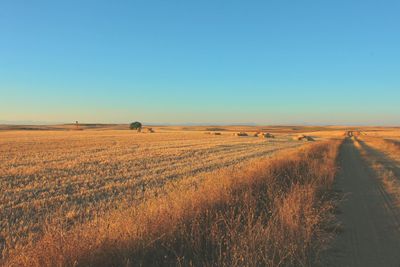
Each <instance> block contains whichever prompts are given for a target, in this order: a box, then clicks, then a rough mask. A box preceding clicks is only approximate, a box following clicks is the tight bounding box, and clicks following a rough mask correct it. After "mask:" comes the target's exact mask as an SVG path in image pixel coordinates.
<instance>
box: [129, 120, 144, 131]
mask: <svg viewBox="0 0 400 267" xmlns="http://www.w3.org/2000/svg"><path fill="white" fill-rule="evenodd" d="M129 128H130V129H131V130H137V131H138V132H140V131H141V130H142V124H141V123H140V122H138V121H135V122H132V123H131V124H130V125H129Z"/></svg>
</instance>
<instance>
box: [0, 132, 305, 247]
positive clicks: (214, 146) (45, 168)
mask: <svg viewBox="0 0 400 267" xmlns="http://www.w3.org/2000/svg"><path fill="white" fill-rule="evenodd" d="M299 145H301V143H299V142H293V141H292V140H291V138H290V136H288V135H285V134H281V135H279V136H277V137H276V138H274V139H269V140H266V139H260V138H253V137H242V138H239V137H235V136H232V135H231V133H224V134H223V135H221V136H214V135H206V134H204V133H203V132H189V131H188V132H183V131H178V132H177V131H175V132H160V133H153V134H138V133H134V132H132V131H123V130H107V131H4V132H0V157H1V158H0V161H1V165H0V183H1V184H0V186H1V190H2V191H1V195H0V218H1V220H0V226H1V227H0V229H1V231H2V232H1V233H0V235H1V236H2V238H3V239H5V243H6V245H7V247H13V246H16V245H18V244H20V243H21V244H22V243H24V242H25V241H27V240H28V239H32V238H35V237H37V235H40V232H41V230H42V228H43V226H44V222H45V221H48V220H52V219H54V218H57V219H60V218H62V219H64V218H65V220H68V221H69V222H70V224H75V223H78V222H82V221H86V220H89V219H91V218H93V217H94V216H99V215H101V214H103V213H104V212H106V211H108V210H110V209H115V208H121V206H123V205H124V203H131V202H132V201H138V200H140V199H142V198H143V196H146V195H148V196H150V197H151V196H152V195H154V194H155V195H157V194H162V193H163V190H166V189H165V188H167V185H169V186H173V183H174V182H176V181H178V180H179V181H181V180H186V181H187V184H188V186H191V185H193V184H195V183H198V182H199V181H201V179H202V177H203V176H204V174H205V173H209V172H212V171H215V170H217V169H221V168H227V167H230V166H235V165H238V164H245V162H246V161H249V160H252V159H257V158H262V157H265V156H269V155H272V154H273V153H274V152H276V151H278V150H282V149H286V148H290V147H295V146H299Z"/></svg>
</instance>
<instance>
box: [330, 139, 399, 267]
mask: <svg viewBox="0 0 400 267" xmlns="http://www.w3.org/2000/svg"><path fill="white" fill-rule="evenodd" d="M339 164H340V168H341V169H340V172H339V175H338V177H337V180H336V185H335V186H336V188H337V189H338V190H340V191H341V192H342V193H343V196H344V199H343V201H342V202H341V203H340V204H339V212H340V213H339V214H338V219H339V221H340V223H341V230H342V231H341V232H340V233H339V234H338V235H337V238H336V239H335V240H334V241H333V243H332V246H331V248H329V249H328V250H327V252H326V257H324V260H323V265H324V266H400V212H399V208H398V207H396V206H395V205H394V202H393V200H392V199H391V197H390V195H389V194H388V193H387V192H386V191H385V189H384V188H383V186H382V184H381V182H380V181H379V179H378V178H377V177H376V176H375V174H374V173H373V172H372V170H371V169H370V168H369V167H368V166H367V164H366V163H365V161H363V159H362V158H361V155H360V152H359V151H358V150H357V148H356V147H355V145H354V141H353V140H351V139H350V138H348V139H347V140H346V141H345V143H344V144H343V146H342V148H341V152H340V156H339Z"/></svg>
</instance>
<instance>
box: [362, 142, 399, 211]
mask: <svg viewBox="0 0 400 267" xmlns="http://www.w3.org/2000/svg"><path fill="white" fill-rule="evenodd" d="M355 143H356V146H357V148H358V149H359V150H360V151H361V154H362V155H363V156H364V158H365V159H366V160H367V161H368V162H369V164H370V165H371V166H372V168H373V169H374V171H375V172H376V174H377V175H378V176H379V177H380V178H381V181H382V184H383V185H384V187H385V189H386V191H387V192H388V193H390V195H391V196H392V197H393V199H394V200H395V201H396V202H397V204H398V205H400V143H399V142H398V141H397V140H392V139H383V138H379V137H362V138H361V137H357V138H355Z"/></svg>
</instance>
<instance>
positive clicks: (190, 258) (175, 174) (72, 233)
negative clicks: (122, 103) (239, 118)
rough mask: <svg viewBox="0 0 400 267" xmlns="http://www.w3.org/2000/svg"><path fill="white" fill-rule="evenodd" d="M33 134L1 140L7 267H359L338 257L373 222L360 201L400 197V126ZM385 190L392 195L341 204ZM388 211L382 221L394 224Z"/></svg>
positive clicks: (9, 131) (0, 224)
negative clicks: (337, 266) (350, 225)
mask: <svg viewBox="0 0 400 267" xmlns="http://www.w3.org/2000/svg"><path fill="white" fill-rule="evenodd" d="M28 128H29V129H28ZM28 128H26V129H15V128H5V129H2V131H0V155H1V158H0V160H1V165H0V183H1V184H0V186H1V195H0V229H1V232H0V242H1V244H0V245H1V246H0V248H1V250H2V253H1V254H2V259H1V260H0V265H4V266H243V265H246V266H314V265H321V264H322V265H324V264H325V263H327V262H328V263H329V262H330V261H331V260H333V261H334V262H340V261H342V260H343V261H344V262H347V260H348V259H349V258H351V257H352V256H349V257H347V256H344V257H343V259H338V258H336V256H335V255H336V254H335V253H331V252H330V251H329V248H330V247H331V246H333V248H335V244H337V243H334V242H333V240H336V239H337V240H339V241H335V242H338V243H339V244H341V243H340V242H341V241H340V240H341V238H343V236H344V237H346V235H351V232H349V231H348V229H347V228H345V229H347V231H344V234H342V235H340V234H338V230H337V229H339V228H340V227H341V226H339V225H340V224H341V220H343V221H344V225H346V220H348V218H349V217H351V216H352V214H357V217H356V218H354V220H356V221H357V224H360V223H361V220H362V221H364V220H365V218H366V217H368V216H370V215H371V214H370V213H367V214H364V213H363V210H362V209H360V208H359V207H360V205H364V204H365V205H370V204H371V203H372V202H373V203H375V202H376V203H378V204H380V205H381V204H382V205H383V199H389V201H391V200H390V199H393V205H397V204H396V203H398V200H400V198H399V195H398V194H399V192H400V191H399V188H400V184H399V183H398V177H399V172H398V170H399V168H398V166H399V165H400V159H399V156H400V152H399V140H400V138H399V136H400V135H399V131H398V130H397V129H390V128H389V129H381V128H373V127H370V128H363V129H358V128H349V129H345V128H342V127H335V128H333V127H325V128H321V127H270V128H263V129H260V128H256V127H247V126H246V127H244V126H243V127H154V129H155V132H154V133H151V132H149V131H146V132H143V133H139V132H136V131H130V130H123V127H122V126H118V125H117V126H107V127H97V126H95V127H92V126H89V127H83V126H82V127H81V128H80V129H76V128H75V129H74V126H67V127H62V126H54V127H53V126H51V127H50V126H48V127H46V128H40V127H39V128H30V127H28ZM263 130H264V131H265V130H268V132H269V133H270V134H259V133H260V132H263ZM237 133H240V134H239V135H238V134H237ZM257 133H258V134H257ZM264 133H265V132H264ZM304 137H309V138H304ZM307 140H308V141H307ZM310 140H311V141H313V142H309V141H310ZM366 169H369V172H368V173H362V171H365V170H366ZM354 170H356V171H355V172H354ZM372 173H373V174H372ZM369 175H371V180H360V181H359V182H357V185H356V186H355V187H354V188H352V185H353V184H354V183H353V182H352V181H353V180H357V179H365V178H363V177H365V176H369ZM346 177H347V178H346ZM343 179H344V180H343ZM343 181H344V182H343ZM376 181H379V182H378V183H379V184H382V186H380V185H377V184H376V183H377V182H376ZM341 183H344V184H341ZM335 188H336V189H335ZM376 188H383V189H382V192H384V193H382V196H383V197H382V198H380V197H379V196H377V197H376V198H375V199H373V200H371V199H369V198H368V200H369V201H367V203H364V204H363V202H362V201H364V200H365V199H364V198H362V201H361V202H360V200H357V199H355V200H351V201H348V202H346V201H344V202H343V200H340V199H341V198H343V199H344V195H345V194H346V195H347V194H351V192H352V191H357V190H358V191H360V192H358V193H357V194H356V195H360V196H362V195H363V194H370V191H369V190H376ZM343 189H344V190H349V191H348V192H349V193H338V192H342V190H343ZM342 194H343V196H342ZM366 199H367V198H366ZM365 201H366V200H365ZM374 201H375V202H374ZM342 202H343V203H344V204H341V203H342ZM370 202H371V203H370ZM381 202H382V203H381ZM346 203H350V204H349V205H353V204H352V203H356V204H354V205H355V206H354V207H353V206H351V207H350V208H347V207H346V205H347V204H346ZM388 203H389V202H388ZM390 203H392V202H390ZM371 205H372V204H371ZM342 206H343V207H342ZM338 209H343V210H344V214H345V215H346V216H347V217H345V218H342V219H341V218H340V217H338V216H337V214H336V211H337V210H338ZM347 209H349V210H347ZM393 209H394V207H393ZM379 210H380V209H378V210H376V209H375V210H374V213H373V216H374V218H380V217H384V216H385V217H388V218H391V217H390V216H389V215H386V214H380V213H379ZM375 213H376V214H375ZM378 213H379V214H378ZM388 220H389V219H388ZM371 221H372V219H371ZM380 223H381V222H380ZM381 224H382V223H381ZM380 227H386V226H385V225H384V224H382V225H379V224H377V223H374V227H373V229H375V228H376V229H378V228H379V229H380ZM391 236H392V237H393V236H394V235H390V236H388V237H387V238H390V237H391ZM345 244H348V243H347V242H346V243H344V244H342V245H340V247H339V248H335V249H343V248H344V247H346V246H347V245H345ZM364 244H366V243H365V242H363V241H362V240H361V239H360V240H358V239H357V240H356V243H355V246H356V247H357V249H364V247H363V246H364ZM388 244H389V243H388ZM383 245H385V246H386V245H387V244H386V243H385V244H383ZM395 248H396V246H394V247H393V249H395ZM347 249H349V250H351V249H352V248H347ZM390 249H391V247H390V246H387V250H388V251H389V250H390ZM393 249H392V250H393ZM388 253H389V254H388V257H387V258H388V260H387V263H390V262H391V260H392V259H391V258H390V257H391V255H395V253H392V252H391V251H389V252H388ZM394 260H396V259H394Z"/></svg>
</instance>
